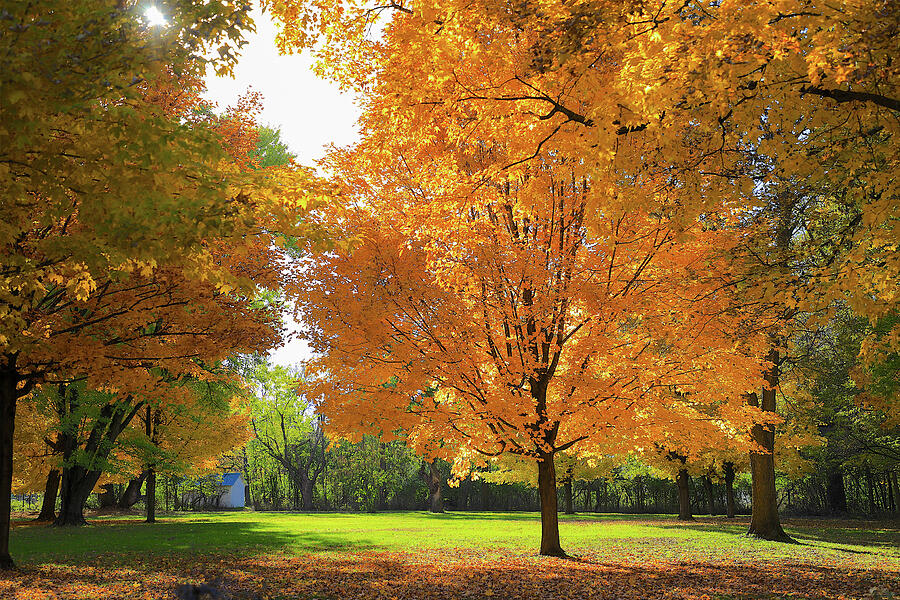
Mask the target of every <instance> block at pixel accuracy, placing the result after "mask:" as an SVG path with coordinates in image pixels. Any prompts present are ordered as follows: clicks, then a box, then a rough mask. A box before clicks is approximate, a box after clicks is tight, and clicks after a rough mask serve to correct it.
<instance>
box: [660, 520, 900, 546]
mask: <svg viewBox="0 0 900 600" xmlns="http://www.w3.org/2000/svg"><path fill="white" fill-rule="evenodd" d="M801 523H802V524H795V523H792V522H791V521H790V520H789V519H786V520H785V522H783V525H784V527H785V530H786V531H787V533H788V535H790V536H791V537H792V538H794V539H795V540H796V541H797V542H798V543H799V544H801V545H812V546H816V545H819V544H835V545H845V546H864V547H869V548H873V549H878V548H884V549H896V548H900V530H897V529H895V528H893V527H891V526H890V525H891V524H888V523H885V524H883V525H888V526H889V527H888V528H886V529H879V528H878V526H879V523H877V522H872V521H867V522H865V523H861V524H854V525H857V526H853V527H843V526H839V527H836V526H835V525H844V524H845V523H844V522H835V521H832V520H828V519H822V520H821V521H819V520H812V519H804V520H802V521H801ZM650 525H651V526H652V527H657V528H660V529H691V530H694V531H701V532H704V533H709V532H720V533H727V534H731V535H735V536H744V535H746V534H747V526H748V524H747V522H746V521H745V522H741V521H723V520H722V519H719V518H715V517H712V518H709V519H708V520H700V521H690V522H685V521H670V522H663V521H660V522H657V523H652V524H650ZM860 525H864V526H860ZM831 549H832V550H837V551H840V552H846V553H849V554H878V552H868V551H865V550H853V549H849V548H831Z"/></svg>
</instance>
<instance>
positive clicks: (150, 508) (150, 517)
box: [142, 467, 156, 523]
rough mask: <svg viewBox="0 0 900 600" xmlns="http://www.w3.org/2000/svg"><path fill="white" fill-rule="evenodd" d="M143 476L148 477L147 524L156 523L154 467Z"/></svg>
mask: <svg viewBox="0 0 900 600" xmlns="http://www.w3.org/2000/svg"><path fill="white" fill-rule="evenodd" d="M142 475H146V477H147V499H146V501H145V504H146V506H147V519H146V521H145V522H147V523H156V471H155V470H153V467H150V468H149V469H147V470H146V471H145V472H144V473H142Z"/></svg>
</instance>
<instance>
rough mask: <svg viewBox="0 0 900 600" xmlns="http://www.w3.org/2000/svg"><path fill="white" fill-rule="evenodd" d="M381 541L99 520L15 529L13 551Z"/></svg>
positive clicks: (81, 556)
mask: <svg viewBox="0 0 900 600" xmlns="http://www.w3.org/2000/svg"><path fill="white" fill-rule="evenodd" d="M375 547H376V546H375V545H374V544H372V543H371V542H369V541H368V540H360V539H353V540H351V539H348V538H347V537H345V536H344V535H343V534H342V533H340V532H336V533H330V532H323V533H320V532H315V531H309V532H298V531H291V532H285V531H279V530H278V529H275V528H272V527H266V526H265V525H264V524H260V523H259V522H258V521H249V520H248V521H222V520H214V519H202V520H198V521H193V520H192V521H183V520H173V521H168V522H166V521H162V522H157V523H153V524H147V523H143V522H139V521H130V522H123V521H114V522H109V521H107V522H103V521H98V522H96V524H94V525H89V526H87V527H75V528H57V527H49V526H35V527H27V528H25V527H23V528H16V529H13V530H12V532H11V539H10V550H11V553H12V555H13V558H14V559H15V560H16V561H17V562H19V563H22V564H24V563H48V562H53V563H60V564H83V563H85V562H87V561H90V560H91V559H92V558H95V557H98V556H101V555H104V556H108V557H110V560H111V561H113V562H121V563H128V562H129V561H130V560H133V559H134V558H135V556H137V557H151V556H155V555H176V556H177V555H183V556H185V557H191V558H193V557H196V556H197V555H198V554H215V555H224V554H228V555H242V556H251V555H258V554H266V553H272V552H280V551H290V552H333V551H360V550H368V549H373V548H375Z"/></svg>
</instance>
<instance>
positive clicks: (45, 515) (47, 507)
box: [35, 469, 59, 522]
mask: <svg viewBox="0 0 900 600" xmlns="http://www.w3.org/2000/svg"><path fill="white" fill-rule="evenodd" d="M58 492H59V469H51V470H50V473H48V474H47V484H46V485H45V486H44V501H43V502H42V503H41V514H39V515H38V516H37V518H36V519H35V521H48V522H49V521H53V520H54V519H55V518H56V495H57V493H58Z"/></svg>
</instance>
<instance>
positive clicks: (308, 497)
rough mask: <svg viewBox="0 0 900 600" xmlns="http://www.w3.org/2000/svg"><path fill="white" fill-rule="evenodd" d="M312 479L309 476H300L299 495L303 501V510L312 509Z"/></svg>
mask: <svg viewBox="0 0 900 600" xmlns="http://www.w3.org/2000/svg"><path fill="white" fill-rule="evenodd" d="M314 483H315V482H314V481H313V480H312V479H311V478H309V477H304V476H302V474H301V477H300V496H301V498H302V502H303V510H305V511H311V510H312V509H313V488H314V487H315V486H314Z"/></svg>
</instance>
